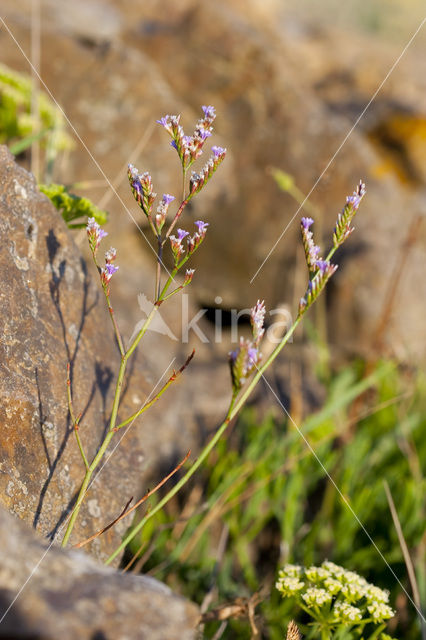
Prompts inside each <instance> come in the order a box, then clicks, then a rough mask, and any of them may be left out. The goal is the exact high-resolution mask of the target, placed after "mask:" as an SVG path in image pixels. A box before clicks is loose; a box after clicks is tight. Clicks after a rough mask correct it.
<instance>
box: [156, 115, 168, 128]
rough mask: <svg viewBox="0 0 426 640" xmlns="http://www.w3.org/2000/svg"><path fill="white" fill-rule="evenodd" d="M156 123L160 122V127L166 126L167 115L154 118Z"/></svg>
mask: <svg viewBox="0 0 426 640" xmlns="http://www.w3.org/2000/svg"><path fill="white" fill-rule="evenodd" d="M156 122H157V123H158V124H161V126H162V127H164V128H166V127H167V126H168V124H169V116H163V117H162V118H160V119H159V120H156Z"/></svg>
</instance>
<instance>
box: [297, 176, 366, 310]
mask: <svg viewBox="0 0 426 640" xmlns="http://www.w3.org/2000/svg"><path fill="white" fill-rule="evenodd" d="M364 195H365V185H364V184H363V183H362V182H360V183H359V185H358V187H357V189H356V190H355V191H354V193H353V195H352V196H348V197H347V198H346V204H345V206H344V207H343V209H342V211H341V213H339V215H338V217H337V222H336V226H335V228H334V232H333V245H334V246H333V249H332V250H331V251H330V253H329V255H328V256H327V258H326V259H325V260H324V259H323V258H320V253H321V249H320V247H319V246H318V245H317V244H315V242H314V237H313V233H312V231H311V226H312V225H313V223H314V221H313V219H312V218H302V220H301V230H302V242H303V248H304V250H305V258H306V264H307V266H308V270H309V283H308V288H307V290H306V293H305V295H304V296H303V298H301V299H300V302H299V316H301V315H302V314H303V313H304V312H305V311H306V310H307V309H308V308H309V307H310V305H311V304H312V303H313V302H315V300H316V299H317V298H318V296H319V295H320V293H321V291H322V290H323V289H324V287H325V285H326V284H327V282H328V281H329V279H330V278H331V276H332V275H333V273H335V271H336V269H337V265H336V264H332V263H331V262H330V259H329V258H330V257H331V256H332V255H333V253H334V251H335V250H336V249H337V248H338V247H340V245H341V244H343V242H344V241H345V240H346V239H347V238H348V236H349V235H350V234H351V233H352V231H353V227H352V226H351V224H352V220H353V217H354V215H355V213H356V212H357V210H358V207H359V204H360V202H361V200H362V198H363V197H364Z"/></svg>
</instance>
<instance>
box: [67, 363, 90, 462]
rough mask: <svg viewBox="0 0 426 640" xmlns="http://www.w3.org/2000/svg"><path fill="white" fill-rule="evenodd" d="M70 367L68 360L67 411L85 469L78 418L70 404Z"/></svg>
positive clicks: (85, 459) (85, 460)
mask: <svg viewBox="0 0 426 640" xmlns="http://www.w3.org/2000/svg"><path fill="white" fill-rule="evenodd" d="M70 369H71V367H70V363H69V362H68V364H67V397H68V411H69V413H70V418H71V422H72V423H73V427H74V433H75V437H76V440H77V444H78V448H79V449H80V453H81V457H82V458H83V462H84V466H85V467H86V470H87V469H88V468H89V463H88V461H87V458H86V454H85V453H84V449H83V444H82V442H81V438H80V434H79V433H78V423H79V418H76V417H75V414H74V409H73V405H72V398H71V378H70Z"/></svg>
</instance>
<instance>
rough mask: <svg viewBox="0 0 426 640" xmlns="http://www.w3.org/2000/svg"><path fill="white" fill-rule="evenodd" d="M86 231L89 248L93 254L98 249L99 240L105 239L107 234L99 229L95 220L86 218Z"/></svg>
mask: <svg viewBox="0 0 426 640" xmlns="http://www.w3.org/2000/svg"><path fill="white" fill-rule="evenodd" d="M86 230H87V237H88V239H89V245H90V248H91V250H92V253H93V254H95V253H96V251H97V250H98V248H99V245H100V243H101V240H102V239H103V238H105V237H106V236H107V235H108V233H107V232H106V231H104V230H103V229H101V227H100V226H99V224H98V223H97V222H96V220H95V218H88V220H87V227H86Z"/></svg>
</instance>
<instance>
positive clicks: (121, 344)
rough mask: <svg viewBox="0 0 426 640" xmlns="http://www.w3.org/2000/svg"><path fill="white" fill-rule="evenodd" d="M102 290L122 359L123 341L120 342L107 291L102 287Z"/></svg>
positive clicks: (123, 352) (123, 351)
mask: <svg viewBox="0 0 426 640" xmlns="http://www.w3.org/2000/svg"><path fill="white" fill-rule="evenodd" d="M103 290H104V293H105V298H106V301H107V305H108V311H109V315H110V318H111V322H112V326H113V328H114V333H115V339H116V340H117V344H118V348H119V350H120V355H121V357H123V356H124V354H125V349H124V345H123V340H122V338H121V335H120V331H119V329H118V324H117V321H116V319H115V315H114V309H113V308H112V306H111V301H110V299H109V293H108V290H107V289H106V288H105V287H103Z"/></svg>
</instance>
